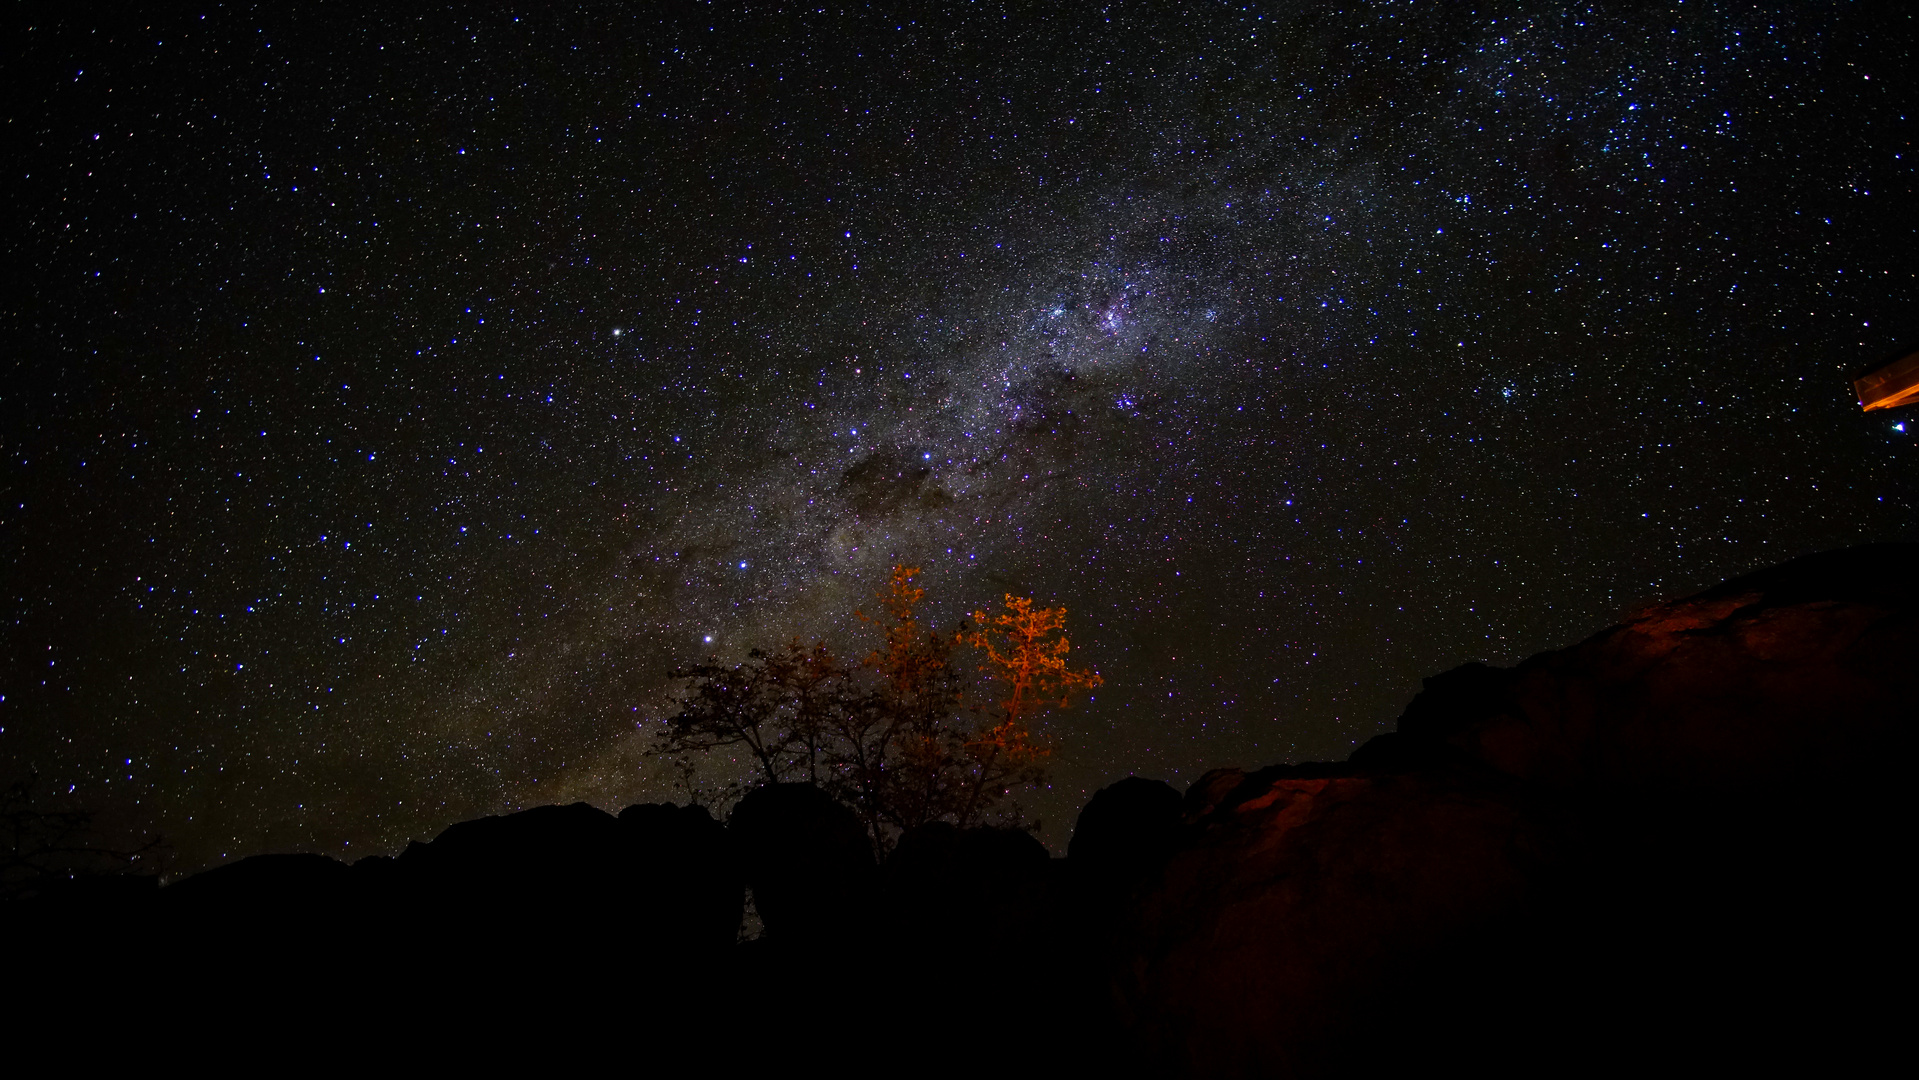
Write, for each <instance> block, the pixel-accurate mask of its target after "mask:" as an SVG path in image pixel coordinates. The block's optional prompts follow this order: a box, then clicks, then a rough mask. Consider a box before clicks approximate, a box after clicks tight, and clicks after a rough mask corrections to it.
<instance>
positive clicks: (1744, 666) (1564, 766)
mask: <svg viewBox="0 0 1919 1080" xmlns="http://www.w3.org/2000/svg"><path fill="white" fill-rule="evenodd" d="M1734 584H1738V583H1734ZM1757 584H1759V585H1761V586H1763V584H1764V583H1763V582H1759V583H1757ZM1793 599H1794V598H1792V597H1789V596H1788V597H1780V596H1778V595H1775V594H1771V593H1769V592H1768V591H1767V590H1765V589H1764V588H1763V587H1761V588H1751V589H1743V590H1738V591H1733V592H1731V593H1730V594H1727V593H1722V592H1721V590H1714V592H1713V593H1708V594H1706V595H1704V596H1701V597H1696V598H1693V599H1689V600H1682V601H1679V602H1677V603H1671V604H1663V605H1660V606H1658V607H1655V608H1653V609H1651V610H1649V611H1647V612H1645V613H1643V614H1642V615H1640V616H1639V617H1637V618H1635V619H1632V620H1631V621H1629V622H1627V623H1625V624H1624V625H1621V626H1616V627H1613V628H1612V629H1610V630H1606V631H1604V632H1602V633H1600V634H1598V635H1596V636H1594V637H1592V638H1590V639H1588V640H1586V641H1584V642H1582V643H1580V644H1578V645H1575V646H1573V647H1572V648H1569V649H1562V650H1559V651H1557V652H1551V653H1543V654H1541V655H1539V656H1536V657H1533V658H1532V659H1530V660H1527V661H1526V662H1525V663H1523V664H1521V665H1520V666H1519V667H1518V668H1516V669H1514V670H1513V671H1512V672H1511V673H1510V674H1509V675H1508V676H1507V677H1506V678H1504V679H1501V680H1498V682H1499V683H1501V684H1503V685H1497V684H1482V685H1480V686H1477V687H1473V688H1472V689H1471V691H1470V693H1468V694H1467V695H1463V696H1462V695H1457V694H1453V692H1452V691H1451V690H1450V689H1449V688H1448V687H1447V686H1446V685H1444V683H1442V682H1440V681H1439V680H1435V681H1434V682H1435V683H1436V685H1432V686H1430V687H1429V689H1428V690H1427V691H1426V692H1425V693H1423V694H1421V695H1420V697H1421V699H1422V700H1416V701H1415V703H1414V705H1413V706H1412V707H1410V708H1409V709H1408V710H1407V713H1408V716H1407V720H1408V721H1412V720H1414V719H1415V715H1416V714H1419V713H1423V712H1435V713H1443V714H1446V716H1447V721H1446V723H1445V725H1444V729H1443V730H1429V731H1425V732H1417V734H1421V735H1425V736H1427V737H1438V738H1440V739H1443V740H1444V742H1445V743H1447V744H1449V745H1450V746H1453V747H1456V748H1458V749H1459V750H1463V751H1465V752H1466V753H1467V754H1469V755H1470V756H1472V757H1473V758H1475V759H1477V760H1479V761H1481V762H1484V763H1485V764H1487V765H1490V766H1492V767H1493V768H1495V769H1497V770H1499V771H1500V772H1502V773H1505V774H1507V775H1510V776H1514V777H1518V778H1520V779H1523V780H1527V781H1530V782H1534V783H1540V784H1545V785H1549V786H1552V787H1558V788H1568V787H1572V788H1577V787H1584V786H1588V785H1598V786H1602V787H1625V788H1653V789H1660V790H1672V791H1680V790H1686V791H1697V792H1700V793H1704V792H1706V791H1711V790H1722V789H1738V788H1751V787H1754V786H1757V785H1763V784H1767V783H1770V782H1774V781H1778V780H1783V779H1785V778H1787V777H1794V778H1797V779H1801V780H1806V779H1814V778H1817V779H1825V778H1828V777H1830V776H1832V775H1834V774H1835V773H1836V772H1837V771H1839V770H1843V769H1845V768H1846V767H1848V765H1849V764H1850V763H1853V762H1856V761H1858V760H1860V759H1862V758H1863V757H1865V756H1866V755H1869V754H1871V753H1872V752H1873V751H1872V748H1873V747H1880V746H1885V745H1888V744H1889V743H1890V741H1891V740H1892V739H1894V738H1895V737H1896V736H1897V735H1898V734H1899V732H1900V731H1902V730H1903V729H1904V728H1906V727H1908V726H1909V725H1910V724H1911V721H1912V716H1913V708H1914V702H1915V701H1919V619H1915V613H1914V611H1913V610H1912V608H1911V607H1909V606H1905V605H1904V604H1902V602H1901V601H1899V600H1898V599H1896V598H1893V597H1885V598H1871V597H1867V598H1857V597H1849V598H1844V599H1804V600H1799V601H1798V602H1791V601H1792V600H1793ZM1448 695H1452V696H1453V698H1454V700H1445V701H1441V700H1423V699H1427V698H1429V697H1430V696H1438V697H1442V698H1443V697H1446V696H1448ZM1408 727H1415V728H1416V727H1417V725H1414V724H1409V723H1407V722H1402V724H1401V728H1402V730H1407V729H1408ZM1413 733H1415V732H1409V734H1413Z"/></svg>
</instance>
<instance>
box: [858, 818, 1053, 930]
mask: <svg viewBox="0 0 1919 1080" xmlns="http://www.w3.org/2000/svg"><path fill="white" fill-rule="evenodd" d="M1052 861H1053V858H1052V856H1051V855H1049V854H1048V853H1047V851H1046V848H1045V847H1044V846H1043V845H1041V844H1040V842H1039V841H1038V840H1035V839H1033V836H1032V834H1030V833H1027V832H1024V831H1022V830H1019V829H999V828H975V829H958V828H955V827H953V826H952V825H949V824H947V823H945V822H934V823H932V824H929V825H922V826H920V827H919V828H917V829H914V830H912V831H911V832H909V833H907V834H905V835H904V836H902V837H900V840H899V843H898V845H897V846H895V847H894V849H893V854H892V857H890V858H889V859H887V861H886V898H887V902H886V912H887V914H888V915H889V916H890V917H891V919H892V922H893V930H894V933H895V934H897V935H899V936H901V937H903V938H911V939H923V940H925V941H927V942H929V943H936V944H937V945H938V946H939V947H957V948H960V949H962V950H977V949H985V950H989V951H991V952H993V953H995V954H1011V953H1017V952H1019V951H1021V950H1025V949H1029V948H1030V947H1031V944H1032V941H1033V939H1034V937H1035V936H1036V935H1037V934H1038V933H1039V932H1040V927H1041V920H1042V919H1043V918H1044V915H1045V905H1046V902H1047V898H1048V892H1047V890H1048V888H1049V884H1050V882H1049V873H1048V872H1049V870H1050V869H1051V866H1052Z"/></svg>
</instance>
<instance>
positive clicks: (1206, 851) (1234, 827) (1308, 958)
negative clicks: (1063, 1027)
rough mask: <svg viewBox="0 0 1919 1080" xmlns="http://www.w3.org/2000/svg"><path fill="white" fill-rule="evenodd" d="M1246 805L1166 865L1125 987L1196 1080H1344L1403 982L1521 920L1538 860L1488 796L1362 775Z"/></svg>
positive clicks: (1527, 827) (1282, 784) (1171, 1062)
mask: <svg viewBox="0 0 1919 1080" xmlns="http://www.w3.org/2000/svg"><path fill="white" fill-rule="evenodd" d="M1241 794H1243V795H1250V796H1251V797H1249V798H1246V799H1244V801H1241V802H1238V803H1237V804H1228V805H1226V806H1223V807H1216V808H1215V809H1214V810H1213V811H1212V812H1211V813H1210V814H1207V815H1206V816H1205V818H1204V819H1203V820H1202V821H1201V822H1199V823H1198V824H1197V826H1196V828H1197V830H1198V832H1197V835H1196V836H1195V837H1194V839H1193V841H1192V842H1191V844H1190V845H1189V846H1188V847H1187V848H1186V849H1185V850H1183V851H1181V852H1179V853H1178V854H1177V855H1175V856H1174V858H1173V859H1172V861H1171V862H1170V863H1169V864H1168V865H1167V868H1166V870H1165V875H1164V878H1163V880H1162V883H1161V884H1160V886H1159V888H1158V889H1156V890H1155V891H1153V892H1152V893H1151V894H1150V895H1149V896H1148V897H1147V899H1146V900H1145V901H1144V903H1143V905H1142V907H1141V908H1140V910H1139V912H1138V917H1137V922H1136V923H1135V929H1134V931H1133V936H1132V937H1131V938H1130V940H1129V947H1130V948H1129V961H1130V964H1129V967H1128V968H1127V969H1126V970H1125V971H1124V972H1123V973H1122V974H1121V975H1120V984H1121V985H1120V986H1119V988H1118V989H1119V996H1120V998H1121V1000H1122V1002H1123V1006H1122V1007H1123V1009H1124V1011H1125V1013H1126V1016H1125V1020H1126V1022H1127V1023H1128V1024H1129V1026H1131V1027H1133V1029H1134V1030H1135V1031H1136V1032H1137V1033H1138V1035H1139V1036H1140V1038H1141V1039H1142V1043H1143V1045H1144V1046H1145V1047H1147V1048H1148V1052H1149V1054H1153V1055H1156V1056H1158V1057H1160V1058H1161V1059H1162V1060H1163V1063H1164V1064H1166V1065H1168V1066H1170V1067H1172V1068H1173V1069H1174V1070H1175V1071H1176V1072H1179V1073H1182V1074H1184V1075H1191V1076H1288V1075H1295V1074H1297V1073H1299V1072H1301V1071H1305V1072H1309V1073H1316V1072H1320V1071H1325V1070H1328V1069H1329V1068H1330V1064H1329V1062H1328V1061H1326V1060H1325V1059H1326V1058H1327V1057H1328V1056H1329V1055H1335V1054H1337V1053H1338V1050H1337V1048H1338V1047H1340V1046H1341V1045H1342V1044H1343V1043H1344V1042H1345V1041H1346V1039H1347V1038H1348V1037H1349V1035H1350V1033H1351V1030H1352V1029H1353V1027H1354V1023H1355V1021H1356V1020H1357V1019H1358V1018H1359V1017H1361V1016H1363V1015H1364V1014H1365V1013H1366V1011H1367V1005H1368V1004H1369V1001H1370V1000H1371V999H1372V998H1374V997H1375V996H1376V995H1377V994H1378V992H1379V991H1380V989H1381V988H1382V987H1384V986H1387V985H1390V984H1392V983H1393V982H1394V978H1395V975H1396V973H1397V972H1396V969H1397V968H1399V967H1401V966H1403V965H1404V964H1405V962H1406V960H1407V958H1408V957H1418V956H1424V955H1426V954H1428V953H1430V952H1432V951H1433V950H1435V949H1440V948H1444V947H1446V946H1448V945H1449V944H1451V943H1452V942H1455V941H1457V940H1458V939H1460V937H1461V936H1462V935H1471V934H1472V933H1473V932H1474V930H1475V928H1476V927H1478V926H1479V925H1480V924H1482V923H1484V922H1486V921H1487V920H1488V919H1492V918H1497V917H1500V916H1502V915H1505V914H1507V913H1509V912H1511V911H1514V910H1515V909H1517V908H1518V907H1519V906H1520V905H1521V904H1522V903H1523V902H1524V900H1525V897H1526V895H1527V893H1528V890H1529V887H1530V886H1529V873H1530V870H1529V867H1530V863H1531V862H1532V861H1534V860H1536V859H1537V858H1538V856H1539V854H1540V852H1539V847H1540V843H1541V837H1540V830H1539V829H1538V827H1537V826H1536V825H1535V824H1534V823H1533V822H1532V821H1531V820H1530V818H1529V817H1528V815H1527V814H1526V813H1525V812H1524V810H1523V808H1522V806H1521V804H1520V802H1519V801H1517V800H1515V799H1514V798H1512V797H1511V796H1510V795H1509V794H1502V793H1499V792H1495V791H1492V790H1489V789H1487V788H1485V787H1484V786H1482V785H1474V784H1470V783H1461V782H1459V781H1456V780H1452V779H1447V778H1439V777H1421V776H1349V777H1339V778H1323V779H1280V780H1276V781H1273V782H1272V783H1271V784H1270V786H1268V787H1267V788H1266V789H1265V790H1264V791H1263V792H1248V791H1244V790H1242V792H1241ZM1333 1071H1336V1070H1333Z"/></svg>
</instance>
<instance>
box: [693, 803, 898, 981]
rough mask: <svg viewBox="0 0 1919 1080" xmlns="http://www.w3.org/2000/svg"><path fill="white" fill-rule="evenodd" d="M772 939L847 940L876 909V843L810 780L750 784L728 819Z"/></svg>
mask: <svg viewBox="0 0 1919 1080" xmlns="http://www.w3.org/2000/svg"><path fill="white" fill-rule="evenodd" d="M727 833H728V834H729V835H730V836H731V837H732V840H733V844H734V850H735V851H736V852H737V853H738V856H739V859H740V866H741V868H742V870H743V871H744V873H745V877H746V883H747V885H748V887H750V888H751V889H752V890H753V905H754V908H755V909H756V910H757V911H758V912H759V916H760V919H761V921H763V922H764V923H765V925H766V938H767V940H768V941H771V942H780V943H787V944H796V945H815V944H824V943H827V942H835V943H839V944H844V942H845V940H846V936H847V935H848V934H849V933H854V932H857V931H858V930H863V929H865V928H866V927H865V925H864V924H865V923H866V921H867V920H868V919H870V917H871V915H872V911H871V905H872V886H873V873H874V861H873V845H872V842H871V841H869V840H868V839H867V837H866V830H865V828H864V827H862V826H861V824H860V820H859V818H858V817H856V816H854V814H853V812H852V811H851V810H848V809H847V808H846V807H845V806H843V805H841V804H840V803H839V802H837V801H835V800H834V799H833V797H832V796H830V795H828V794H827V793H826V792H824V791H821V790H820V789H819V788H816V787H814V786H813V785H811V784H769V785H767V786H766V787H762V788H759V789H757V790H754V791H752V792H749V793H748V794H747V795H746V797H745V798H743V799H741V800H740V802H739V805H738V806H736V807H734V808H733V813H732V815H731V816H730V817H729V818H728V820H727Z"/></svg>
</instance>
